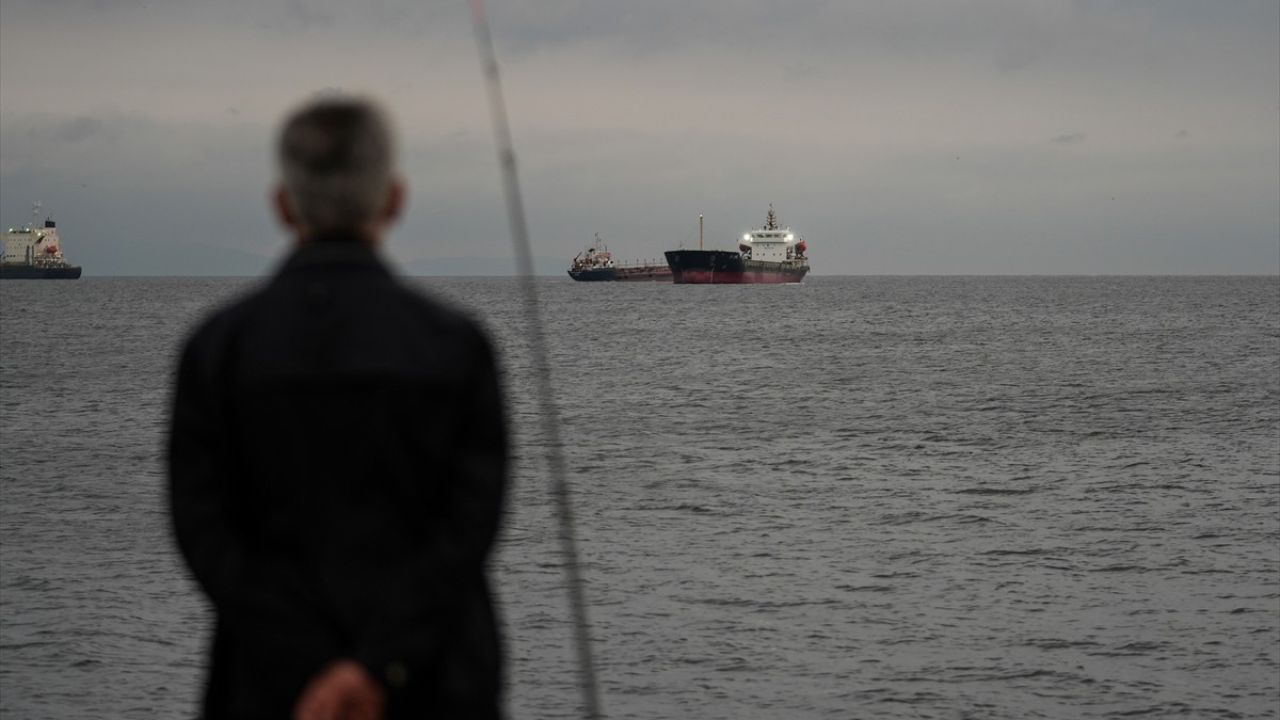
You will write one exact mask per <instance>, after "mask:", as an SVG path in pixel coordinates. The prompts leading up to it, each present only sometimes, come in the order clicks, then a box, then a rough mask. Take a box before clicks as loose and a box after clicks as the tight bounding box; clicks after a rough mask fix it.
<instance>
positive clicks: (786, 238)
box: [738, 205, 805, 262]
mask: <svg viewBox="0 0 1280 720" xmlns="http://www.w3.org/2000/svg"><path fill="white" fill-rule="evenodd" d="M738 250H739V251H740V252H741V253H742V257H743V259H745V260H764V261H767V262H785V261H787V260H804V250H805V246H804V241H803V240H801V239H799V238H798V237H796V235H795V233H793V232H791V228H789V227H778V220H777V218H776V217H775V216H774V214H773V206H772V205H770V206H769V215H768V216H767V217H766V218H765V223H764V227H762V228H760V229H759V230H752V231H751V232H748V233H746V234H745V235H743V236H742V239H741V240H739V241H738Z"/></svg>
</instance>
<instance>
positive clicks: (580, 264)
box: [569, 233, 671, 282]
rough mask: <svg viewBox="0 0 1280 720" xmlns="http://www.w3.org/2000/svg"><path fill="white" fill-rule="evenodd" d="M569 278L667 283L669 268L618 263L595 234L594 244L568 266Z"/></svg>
mask: <svg viewBox="0 0 1280 720" xmlns="http://www.w3.org/2000/svg"><path fill="white" fill-rule="evenodd" d="M569 277H571V278H573V279H574V280H577V281H579V282H601V281H605V282H612V281H616V280H650V281H667V280H670V279H671V268H669V267H667V266H666V265H655V264H652V263H621V264H620V263H618V262H617V261H615V260H614V259H613V253H610V252H609V248H608V247H607V246H606V245H605V244H604V241H602V240H601V239H600V233H596V239H595V242H593V243H591V244H590V245H588V246H587V249H586V250H583V251H582V252H580V253H578V254H577V255H575V256H574V258H573V262H572V263H571V264H570V265H569Z"/></svg>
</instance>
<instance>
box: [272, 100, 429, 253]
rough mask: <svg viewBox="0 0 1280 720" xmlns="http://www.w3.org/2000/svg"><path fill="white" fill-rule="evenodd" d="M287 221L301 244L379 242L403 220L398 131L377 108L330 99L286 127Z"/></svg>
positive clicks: (279, 195) (282, 198)
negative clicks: (335, 239)
mask: <svg viewBox="0 0 1280 720" xmlns="http://www.w3.org/2000/svg"><path fill="white" fill-rule="evenodd" d="M277 152H278V159H279V163H280V185H279V187H278V188H277V190H276V193H275V204H276V210H277V211H278V213H279V214H280V218H281V220H282V221H283V222H284V223H285V224H286V225H288V226H289V227H290V228H292V229H293V230H294V232H295V233H296V234H297V236H298V238H299V239H300V240H307V239H309V238H313V237H316V236H321V235H341V234H346V235H352V236H358V237H360V238H362V239H364V240H365V241H368V242H376V241H378V240H379V239H380V238H381V235H382V231H383V230H384V229H385V228H386V226H387V225H388V224H389V223H390V222H391V221H393V220H395V219H396V217H397V216H398V215H399V214H400V209H401V206H402V204H403V202H404V184H403V182H402V181H401V180H400V178H399V177H398V176H397V175H396V172H395V157H394V155H395V148H394V139H393V137H392V133H391V126H390V124H389V123H388V121H387V119H386V116H385V115H384V114H383V112H382V111H381V110H380V109H379V108H378V106H377V105H375V104H374V103H372V102H370V101H368V100H362V99H356V98H348V97H327V98H323V99H320V100H316V101H314V102H311V103H308V104H306V105H304V106H303V107H301V108H300V109H298V110H297V111H295V112H294V113H293V114H292V115H290V116H289V118H288V120H286V121H285V124H284V128H283V129H282V130H281V132H280V140H279V146H278V148H277Z"/></svg>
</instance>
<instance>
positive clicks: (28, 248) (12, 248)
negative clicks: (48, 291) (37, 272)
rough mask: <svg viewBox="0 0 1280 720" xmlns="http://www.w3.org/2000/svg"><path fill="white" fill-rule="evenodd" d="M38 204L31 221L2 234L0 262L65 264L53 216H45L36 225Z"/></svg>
mask: <svg viewBox="0 0 1280 720" xmlns="http://www.w3.org/2000/svg"><path fill="white" fill-rule="evenodd" d="M39 212H40V206H39V205H38V204H37V205H36V206H35V210H34V211H33V213H32V214H33V222H32V223H31V224H30V225H28V226H26V227H19V228H12V227H11V228H8V230H7V232H5V234H4V251H3V256H0V262H3V263H5V264H8V265H28V266H33V267H61V266H64V265H66V264H67V260H66V257H64V256H63V254H62V243H61V242H60V241H59V239H58V224H57V223H55V222H54V221H53V218H45V220H44V223H43V225H42V226H40V227H37V226H36V223H35V222H34V218H35V217H39Z"/></svg>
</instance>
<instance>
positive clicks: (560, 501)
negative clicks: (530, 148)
mask: <svg viewBox="0 0 1280 720" xmlns="http://www.w3.org/2000/svg"><path fill="white" fill-rule="evenodd" d="M470 5H471V23H472V26H473V27H474V29H475V35H476V49H477V50H478V51H479V54H480V65H481V67H482V68H483V70H484V77H485V85H486V87H487V89H488V91H489V115H490V118H491V120H492V122H493V139H494V144H495V145H496V146H497V150H498V163H499V165H500V166H501V171H502V194H503V196H504V198H505V199H506V203H507V220H508V222H509V224H510V226H511V242H512V244H513V245H514V246H515V253H516V263H517V267H518V268H519V274H520V286H521V290H522V292H523V295H524V311H525V327H526V329H527V331H528V338H529V348H530V352H531V354H532V355H533V358H532V359H533V369H534V377H535V380H536V381H537V395H538V405H539V406H540V410H541V415H542V431H543V434H544V437H545V438H546V441H547V472H548V473H549V474H550V476H551V492H552V495H553V496H554V498H555V507H556V515H557V518H558V519H559V526H560V528H559V529H560V533H559V534H560V553H561V555H562V556H563V561H564V571H565V580H566V583H567V585H568V591H569V610H570V613H571V614H572V616H573V630H574V640H575V643H574V644H575V646H576V648H577V655H578V673H579V676H580V679H581V690H582V710H583V715H584V717H586V718H587V720H600V719H602V718H603V717H604V714H603V713H602V712H601V709H600V693H599V690H598V688H597V686H596V672H595V663H594V661H593V660H592V657H591V637H590V624H589V623H588V622H587V602H586V599H585V597H584V594H583V583H582V571H581V568H580V566H579V564H578V550H577V541H576V540H575V538H574V523H573V506H572V503H571V502H570V498H569V481H568V479H567V478H566V477H565V464H564V450H563V448H562V447H561V441H560V415H559V413H558V412H557V410H556V405H555V397H554V393H553V392H552V387H551V367H550V365H549V363H548V362H547V347H546V336H545V334H544V333H543V329H542V317H541V315H540V313H539V308H540V307H541V305H540V304H539V302H538V288H537V283H535V282H534V276H533V250H532V246H531V245H530V242H529V226H528V224H527V223H526V222H525V215H524V200H523V198H522V196H521V194H520V178H519V176H518V175H517V174H516V151H515V145H514V143H513V142H512V141H511V125H510V123H509V122H508V120H507V105H506V102H505V101H504V98H503V94H502V82H501V80H500V79H499V77H498V56H497V54H496V53H495V52H494V49H493V36H492V34H491V33H490V32H489V18H488V15H487V13H485V10H484V0H470Z"/></svg>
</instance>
